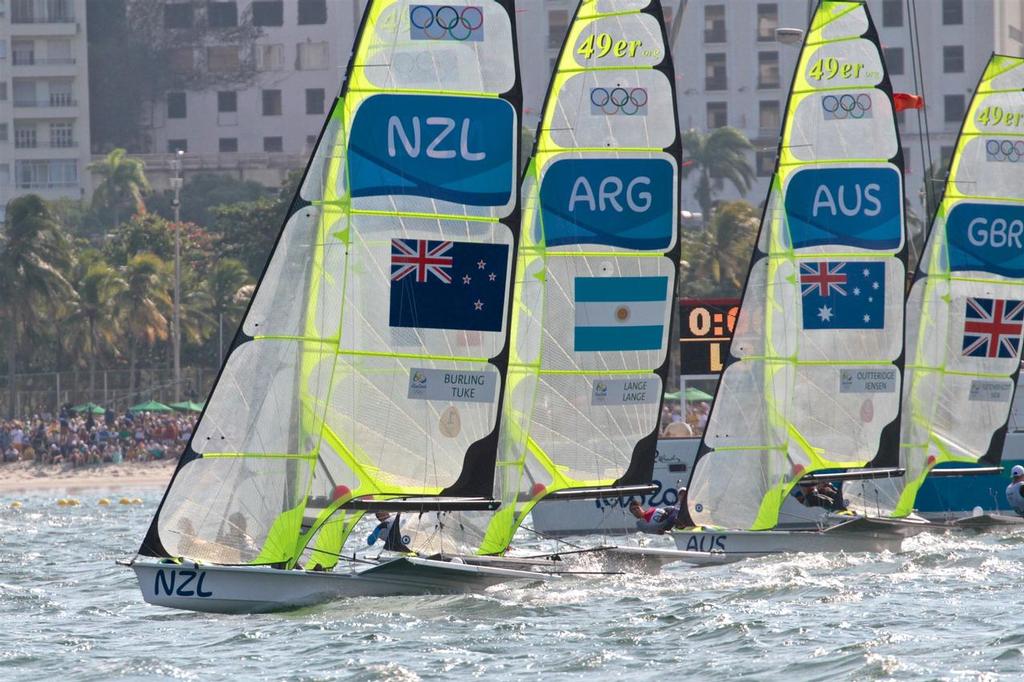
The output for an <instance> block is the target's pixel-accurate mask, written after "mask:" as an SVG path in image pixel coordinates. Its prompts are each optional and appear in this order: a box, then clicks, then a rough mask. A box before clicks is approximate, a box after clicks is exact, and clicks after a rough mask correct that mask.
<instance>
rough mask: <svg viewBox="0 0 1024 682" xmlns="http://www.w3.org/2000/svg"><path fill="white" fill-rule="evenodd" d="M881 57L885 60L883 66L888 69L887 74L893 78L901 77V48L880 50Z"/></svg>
mask: <svg viewBox="0 0 1024 682" xmlns="http://www.w3.org/2000/svg"><path fill="white" fill-rule="evenodd" d="M882 57H883V58H884V59H885V65H886V67H888V69H889V73H891V74H892V75H894V76H901V75H903V48H902V47H884V48H882Z"/></svg>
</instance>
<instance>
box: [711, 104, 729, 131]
mask: <svg viewBox="0 0 1024 682" xmlns="http://www.w3.org/2000/svg"><path fill="white" fill-rule="evenodd" d="M727 125H729V108H728V105H726V103H725V102H708V129H709V130H714V129H715V128H724V127H725V126H727Z"/></svg>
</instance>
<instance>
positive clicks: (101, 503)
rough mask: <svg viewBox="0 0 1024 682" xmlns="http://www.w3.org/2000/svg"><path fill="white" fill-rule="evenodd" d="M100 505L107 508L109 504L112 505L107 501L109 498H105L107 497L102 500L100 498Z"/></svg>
mask: <svg viewBox="0 0 1024 682" xmlns="http://www.w3.org/2000/svg"><path fill="white" fill-rule="evenodd" d="M98 504H99V505H100V506H101V507H106V506H107V505H108V504H110V500H108V499H107V498H105V497H101V498H100V501H99V502H98Z"/></svg>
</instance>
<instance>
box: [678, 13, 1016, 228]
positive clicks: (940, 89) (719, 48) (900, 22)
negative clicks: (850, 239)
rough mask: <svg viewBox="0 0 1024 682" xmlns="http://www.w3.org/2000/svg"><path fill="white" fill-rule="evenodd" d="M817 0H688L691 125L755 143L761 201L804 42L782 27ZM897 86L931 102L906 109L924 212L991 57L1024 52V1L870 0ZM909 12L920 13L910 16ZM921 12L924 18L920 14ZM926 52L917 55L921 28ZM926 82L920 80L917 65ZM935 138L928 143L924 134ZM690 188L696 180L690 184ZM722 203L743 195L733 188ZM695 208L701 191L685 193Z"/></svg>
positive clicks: (687, 111)
mask: <svg viewBox="0 0 1024 682" xmlns="http://www.w3.org/2000/svg"><path fill="white" fill-rule="evenodd" d="M816 4H817V3H816V2H815V0H811V1H810V2H808V0H777V1H776V2H760V1H758V0H688V2H687V3H686V9H685V13H684V15H683V24H682V26H681V30H680V31H679V35H678V39H677V41H676V44H675V45H674V46H673V48H674V52H675V59H676V69H677V72H678V75H679V105H680V117H681V119H682V120H681V123H682V126H683V128H684V129H688V128H695V129H697V130H700V131H704V132H706V131H709V130H713V129H715V128H719V127H722V126H727V125H728V126H732V127H734V128H738V129H740V130H741V131H743V132H744V133H745V134H746V135H747V137H748V138H750V140H751V141H752V142H753V143H754V146H755V148H756V152H755V153H754V154H753V155H752V158H751V161H752V163H753V165H754V167H755V168H756V171H757V182H756V183H755V185H754V187H753V188H752V189H751V190H750V191H749V192H747V193H746V195H745V197H744V198H746V199H747V200H749V201H751V202H753V203H755V204H760V203H761V202H762V201H763V200H764V197H765V195H766V193H767V190H768V182H769V179H770V177H771V174H772V170H773V168H774V166H775V158H776V152H777V148H778V143H779V132H780V129H781V124H782V115H783V113H784V111H785V106H786V99H787V97H788V93H789V86H790V81H791V79H792V74H793V70H794V67H795V63H796V59H797V56H798V55H799V44H795V45H789V44H782V43H779V42H777V41H776V33H775V29H776V28H779V27H787V28H790V27H791V28H800V29H806V27H807V24H808V20H809V17H810V15H811V13H812V12H813V9H814V7H815V6H816ZM868 6H869V9H870V10H871V14H872V17H873V19H874V21H875V24H876V26H877V28H878V33H879V38H880V40H881V43H882V46H883V50H884V55H885V59H886V64H887V66H888V68H889V72H890V75H891V77H892V82H893V89H894V90H895V91H897V92H907V93H915V94H919V95H923V96H924V98H925V102H926V106H925V109H924V111H923V112H922V115H921V125H920V126H919V123H918V116H917V112H916V111H906V112H902V113H900V114H899V115H898V116H899V124H900V134H901V138H902V145H903V151H904V157H905V159H906V168H907V176H906V194H907V198H908V200H910V202H911V206H912V208H913V209H914V211H915V212H917V214H918V215H919V216H923V207H922V199H923V188H924V181H925V174H926V171H927V166H928V162H927V159H929V158H931V159H932V160H933V162H935V163H937V162H938V161H939V160H940V158H941V157H943V156H945V157H948V156H949V155H950V154H951V153H952V149H953V146H954V144H955V142H956V135H957V132H958V131H959V128H960V124H961V121H962V119H963V116H964V112H965V110H966V107H967V104H968V103H969V102H970V98H971V95H972V93H973V92H974V88H975V86H976V85H977V82H978V79H979V77H980V76H981V71H982V69H983V68H984V66H985V64H986V62H987V61H988V57H989V55H990V53H991V52H992V51H993V50H995V51H997V52H1002V53H1005V54H1011V55H1020V54H1022V50H1024V44H1022V42H1021V41H1022V37H1024V36H1022V32H1021V31H1022V27H1024V0H917V1H912V2H910V3H908V2H907V0H869V1H868ZM908 6H909V9H910V14H916V16H908ZM915 9H916V12H915ZM912 27H913V29H914V30H915V31H916V33H917V35H918V36H919V44H920V55H919V57H918V55H917V53H916V51H915V50H912V49H911V44H912V43H911V39H910V36H911V28H912ZM915 63H919V64H921V67H922V72H923V81H922V80H918V81H917V83H916V84H915V79H914V76H913V65H914V64H915ZM924 132H927V133H928V136H927V138H926V137H925V136H924V135H923V133H924ZM689 184H690V183H687V185H689ZM719 196H720V197H722V198H726V199H728V198H736V197H737V196H738V193H737V192H736V191H735V190H734V189H733V188H731V187H730V186H728V185H725V186H724V188H723V190H722V191H721V192H720V193H719ZM683 201H684V204H686V203H690V205H691V206H692V203H691V202H693V193H692V187H689V186H686V187H684V192H683Z"/></svg>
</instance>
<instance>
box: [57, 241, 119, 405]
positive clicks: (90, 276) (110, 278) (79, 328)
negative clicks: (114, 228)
mask: <svg viewBox="0 0 1024 682" xmlns="http://www.w3.org/2000/svg"><path fill="white" fill-rule="evenodd" d="M75 270H76V275H77V276H76V278H75V289H76V290H77V291H78V300H77V301H76V302H75V304H74V305H73V306H72V307H71V310H70V313H69V314H68V316H67V317H66V318H65V319H64V324H65V330H64V334H65V339H66V340H68V341H69V342H71V343H73V344H74V347H75V348H77V349H79V350H80V351H81V352H82V353H85V354H86V356H87V357H88V361H89V395H90V396H93V395H95V391H96V360H97V358H98V357H99V356H100V355H115V354H117V350H118V348H117V342H118V340H119V338H120V335H121V329H120V320H118V310H117V303H118V300H119V299H120V297H121V295H122V294H123V293H124V292H125V290H126V289H127V288H128V283H127V282H125V281H124V279H123V278H122V277H121V275H120V273H118V271H117V270H115V269H114V268H112V267H110V266H109V265H108V264H107V263H106V262H104V261H103V260H102V258H95V257H93V258H90V257H83V258H82V259H80V263H79V264H78V266H76V268H75Z"/></svg>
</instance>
